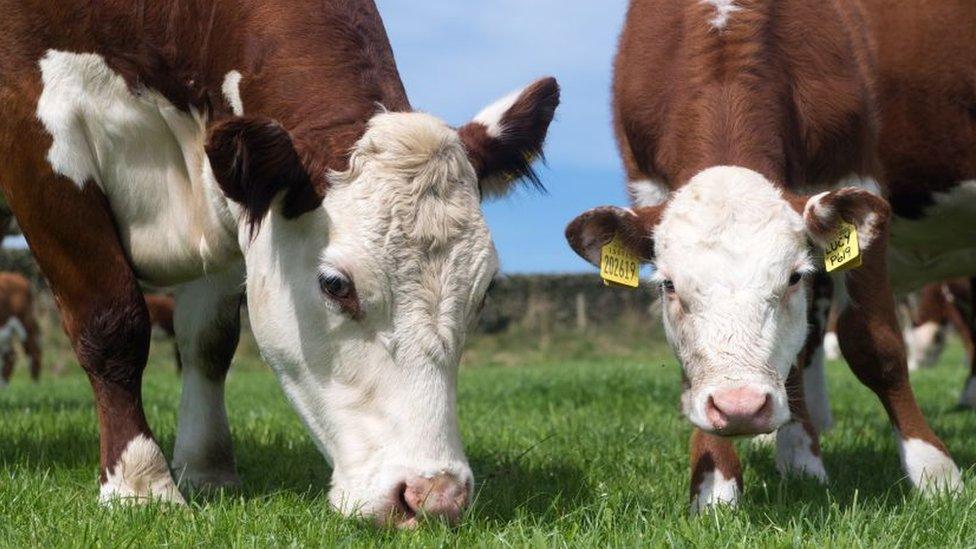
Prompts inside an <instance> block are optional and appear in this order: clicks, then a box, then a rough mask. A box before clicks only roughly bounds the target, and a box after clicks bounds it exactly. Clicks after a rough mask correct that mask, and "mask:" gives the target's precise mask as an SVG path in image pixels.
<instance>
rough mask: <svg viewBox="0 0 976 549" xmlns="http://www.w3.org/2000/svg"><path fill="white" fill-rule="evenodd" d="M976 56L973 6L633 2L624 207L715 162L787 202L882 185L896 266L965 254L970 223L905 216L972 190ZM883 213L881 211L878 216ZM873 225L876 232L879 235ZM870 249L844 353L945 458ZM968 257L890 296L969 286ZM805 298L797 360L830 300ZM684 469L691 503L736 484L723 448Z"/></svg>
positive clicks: (622, 122) (700, 441) (618, 103)
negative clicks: (918, 400)
mask: <svg viewBox="0 0 976 549" xmlns="http://www.w3.org/2000/svg"><path fill="white" fill-rule="evenodd" d="M721 5H724V6H725V7H724V8H719V6H721ZM726 9H727V10H728V11H727V12H726V13H725V15H724V16H720V15H717V14H721V13H722V12H723V10H726ZM717 10H718V11H717ZM973 44H976V4H973V3H969V2H925V1H923V0H904V1H898V2H889V1H884V0H862V1H857V2H845V1H837V0H834V1H828V2H817V3H811V2H804V1H798V0H782V1H777V2H773V1H770V0H737V1H735V2H717V1H716V2H713V1H697V0H681V1H677V2H675V1H672V0H634V1H632V2H631V6H630V11H629V13H628V17H627V22H626V26H625V28H624V31H623V34H622V36H621V40H620V50H619V54H618V57H617V60H616V74H615V82H614V110H615V127H616V133H617V136H618V140H619V144H620V149H621V154H622V157H623V160H624V164H625V167H626V170H627V173H628V177H629V180H630V182H631V185H630V190H631V195H632V197H633V199H634V203H635V205H637V206H651V205H653V204H655V203H656V201H655V200H649V199H648V197H649V196H650V197H652V198H654V197H657V198H658V199H659V200H660V201H663V200H665V197H666V196H667V195H668V193H669V192H672V191H674V190H676V189H679V188H681V187H682V186H683V185H685V184H686V183H687V182H688V180H689V179H690V178H691V177H692V176H693V175H695V174H696V173H698V172H700V171H701V170H703V169H705V168H708V167H711V166H727V165H732V166H741V167H745V168H749V169H751V170H754V171H756V172H758V173H760V174H762V175H763V176H764V177H766V178H767V179H768V180H769V181H771V182H773V183H774V184H776V185H778V186H779V187H780V188H781V189H782V190H783V191H784V194H785V195H787V196H791V197H793V196H796V197H799V196H801V195H809V194H812V193H814V192H817V191H819V190H824V189H828V188H832V187H839V186H845V185H849V184H851V183H859V184H862V185H863V184H865V183H867V184H869V185H872V186H873V185H874V184H877V185H878V186H879V187H880V189H879V190H880V193H881V194H882V195H883V196H884V197H886V198H887V199H888V201H889V202H890V203H891V205H892V210H893V214H894V216H893V218H892V219H893V221H892V222H891V223H892V225H893V226H894V227H895V229H894V231H893V234H894V236H893V237H892V240H891V242H890V244H891V246H892V248H893V249H894V250H896V251H895V252H893V253H894V254H895V255H894V257H895V258H896V259H897V260H899V261H900V259H901V258H902V257H903V256H899V255H898V252H897V250H898V249H899V246H901V245H903V244H907V245H909V249H908V252H906V254H905V255H904V256H912V255H913V254H915V253H916V250H919V249H921V250H926V249H930V250H934V251H939V252H941V251H947V252H948V251H952V250H953V246H957V247H961V248H966V247H969V248H970V249H971V247H972V242H973V240H972V235H976V220H971V222H970V223H969V225H968V226H964V227H958V228H956V229H955V230H956V234H953V235H946V234H942V233H940V234H924V233H925V231H918V230H915V229H914V226H913V225H911V222H915V221H918V220H921V219H925V218H926V216H930V215H933V212H932V211H930V209H929V208H930V207H931V206H933V205H935V204H937V203H938V202H939V200H940V197H943V198H942V199H943V200H944V197H946V196H949V194H947V193H951V192H952V191H953V190H954V189H957V188H961V185H963V184H964V183H965V182H966V181H970V182H972V180H976V48H974V47H973ZM647 185H650V187H647ZM648 188H650V189H651V191H653V192H648ZM804 200H805V199H804ZM958 200H963V199H958ZM801 209H802V203H801ZM876 213H877V214H878V215H879V216H881V217H886V216H887V212H886V211H885V209H884V208H880V209H877V210H876ZM909 220H911V221H909ZM646 223H647V224H648V225H650V224H651V222H650V221H648V222H646ZM882 229H883V232H884V233H887V232H888V224H887V223H885V224H884V226H883V227H882ZM967 235H969V237H968V240H967ZM879 238H887V236H886V234H885V236H879ZM927 239H928V240H927ZM953 239H955V240H953ZM911 246H914V248H911ZM880 248H881V251H880V252H868V253H867V254H866V257H865V258H864V263H865V265H864V267H862V268H860V269H857V270H855V271H851V273H850V274H848V275H847V276H846V286H847V291H848V293H849V294H850V298H851V302H852V304H853V306H850V307H848V308H847V309H846V310H845V311H844V313H843V314H842V315H841V317H840V332H839V336H840V338H841V346H842V348H843V349H844V351H845V355H846V356H847V358H848V361H849V362H850V364H851V368H852V370H853V371H854V373H855V374H856V375H857V376H858V377H859V379H860V380H861V381H862V382H863V383H865V384H866V385H867V386H868V387H870V388H871V389H872V390H874V391H875V393H877V395H878V396H879V398H880V399H881V401H882V403H883V404H884V407H885V409H886V410H887V411H888V413H889V415H890V417H891V420H892V422H893V424H894V425H895V426H896V427H897V428H898V429H900V430H901V432H902V435H903V436H911V437H913V438H917V439H920V440H923V441H926V443H929V444H931V445H932V446H934V447H936V448H939V449H941V451H943V452H944V451H945V447H944V446H943V445H942V443H941V442H940V441H939V439H938V438H937V437H936V436H935V435H934V434H933V433H932V431H931V430H930V429H929V427H928V425H927V424H926V422H925V420H924V418H923V417H922V415H921V412H920V411H919V409H918V407H917V405H916V404H915V400H914V396H913V395H912V391H911V388H910V386H909V384H908V374H907V370H906V367H905V351H904V347H903V344H902V340H901V337H900V330H899V327H898V323H897V320H896V316H895V312H894V302H893V299H892V285H891V284H890V283H889V275H888V268H887V261H888V260H887V259H886V258H885V251H884V248H885V246H880ZM967 253H970V252H967ZM959 257H962V256H959ZM968 257H969V256H965V259H966V261H962V260H959V261H949V262H948V263H943V264H942V265H941V266H940V267H939V268H932V267H931V265H930V266H929V272H926V271H925V269H924V268H920V269H917V272H916V273H915V274H914V275H913V276H914V278H911V277H910V278H911V280H908V279H906V281H905V282H903V283H899V286H900V287H907V286H910V285H911V284H918V283H920V282H921V281H923V280H922V279H921V277H925V276H929V277H934V278H935V279H936V280H938V279H943V278H946V277H947V276H959V275H969V274H972V272H967V270H969V269H972V268H974V265H973V264H972V263H971V262H970V261H968ZM953 271H958V272H953ZM918 273H922V274H918ZM898 274H899V272H898V271H897V270H896V271H895V272H894V273H893V274H892V276H894V277H897V275H898ZM827 283H829V281H828V282H827ZM814 295H815V296H819V297H820V299H822V300H824V303H823V304H822V305H823V306H820V307H818V306H814V307H811V314H814V315H818V316H817V317H815V318H813V319H812V320H813V321H814V322H812V323H811V324H813V326H815V328H816V329H815V330H814V333H812V334H811V336H810V341H809V342H808V345H807V351H806V352H804V353H802V354H801V357H800V360H801V362H802V361H803V360H806V359H808V358H809V357H810V355H811V352H810V349H815V348H818V347H819V346H820V345H821V341H822V335H823V325H824V319H823V318H820V316H822V315H824V314H826V311H827V309H828V305H829V291H827V292H823V291H818V292H815V294H814ZM791 377H794V376H791ZM801 386H802V384H800V383H797V382H794V383H789V382H788V383H787V388H788V391H789V392H790V393H791V402H794V403H795V402H802V390H801ZM791 408H793V406H791ZM802 408H803V406H796V407H795V409H793V414H794V418H797V419H799V420H800V421H803V423H804V424H805V425H806V429H807V431H808V432H809V433H810V434H811V436H812V437H813V442H812V447H811V449H810V450H811V451H812V452H813V453H814V454H817V455H819V447H818V443H817V441H816V435H815V429H814V427H813V425H811V424H810V422H809V421H808V420H807V419H806V417H807V414H806V411H805V410H804V409H802ZM906 432H909V433H911V434H910V435H905V434H904V433H906ZM692 471H693V475H692V493H693V495H694V494H695V493H696V490H698V488H699V486H700V484H701V483H702V482H703V479H704V478H705V476H706V475H708V474H710V473H713V472H715V471H718V472H721V473H722V475H724V477H725V478H735V479H737V482H738V483H739V484H740V485H741V472H740V469H739V462H738V459H737V458H736V456H735V452H734V448H733V446H732V442H731V441H730V440H729V439H726V438H722V437H717V436H714V435H709V434H706V433H703V432H698V433H696V435H695V436H694V438H693V451H692Z"/></svg>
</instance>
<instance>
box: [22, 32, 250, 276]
mask: <svg viewBox="0 0 976 549" xmlns="http://www.w3.org/2000/svg"><path fill="white" fill-rule="evenodd" d="M39 67H40V70H41V78H42V82H43V85H44V89H43V91H42V92H41V96H40V98H39V100H38V103H37V117H38V119H40V120H41V122H42V123H43V124H44V127H45V128H46V129H47V131H48V133H49V134H50V135H51V148H50V150H49V151H48V156H47V158H48V162H49V163H50V164H51V168H52V169H53V170H54V171H55V172H56V173H58V174H61V175H63V176H65V177H67V178H69V179H71V180H72V181H73V182H74V183H75V184H76V185H77V186H78V187H79V188H81V187H83V186H84V185H85V184H86V183H87V182H88V181H92V182H94V183H95V184H97V185H98V186H99V187H100V188H101V189H102V191H103V192H104V193H105V195H106V197H108V200H109V204H110V206H111V208H112V213H113V214H114V217H115V219H116V224H117V226H118V228H119V233H120V237H121V240H122V244H123V246H124V247H125V249H126V251H127V252H128V256H129V257H130V258H131V259H132V261H133V264H134V266H135V268H136V271H137V272H139V274H140V276H141V277H142V278H144V279H146V280H147V281H149V282H152V283H154V284H157V285H169V284H172V283H176V282H182V281H185V280H189V279H193V278H196V277H197V276H199V274H200V273H202V272H204V271H206V270H207V269H208V268H209V269H212V268H219V267H220V266H221V265H223V264H226V263H228V262H229V261H231V260H232V259H234V258H236V257H239V250H238V248H237V246H236V242H235V239H234V236H235V233H236V228H237V221H236V219H234V217H233V216H232V215H231V214H230V212H229V211H228V209H227V200H226V198H225V197H224V195H223V193H222V192H221V191H220V190H219V188H217V186H216V183H215V182H214V181H213V177H212V172H211V169H210V163H209V160H208V159H207V156H206V153H205V151H204V143H205V141H206V125H207V120H206V117H205V116H204V115H202V114H200V113H197V112H196V111H194V110H191V112H189V113H187V112H183V111H181V110H179V109H177V108H176V107H174V106H173V105H172V104H171V103H170V102H169V101H168V100H166V98H165V97H163V96H162V95H161V94H160V93H158V92H156V91H154V90H151V89H146V88H142V89H136V90H130V89H129V87H128V85H127V84H126V82H125V80H124V79H123V78H122V76H120V75H119V74H117V73H115V72H114V71H113V70H112V69H111V68H110V67H109V66H108V65H107V64H106V63H105V60H104V59H103V58H102V57H101V56H100V55H97V54H93V53H72V52H64V51H56V50H49V51H48V52H47V53H46V54H45V55H44V57H43V58H41V59H40V61H39Z"/></svg>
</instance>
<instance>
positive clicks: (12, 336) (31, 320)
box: [0, 273, 41, 387]
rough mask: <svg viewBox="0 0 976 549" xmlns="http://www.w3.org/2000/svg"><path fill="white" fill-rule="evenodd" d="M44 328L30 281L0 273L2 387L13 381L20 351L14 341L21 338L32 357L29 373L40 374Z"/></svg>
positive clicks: (19, 276) (34, 375)
mask: <svg viewBox="0 0 976 549" xmlns="http://www.w3.org/2000/svg"><path fill="white" fill-rule="evenodd" d="M40 338H41V329H40V327H38V325H37V319H36V317H35V316H34V292H33V291H32V290H31V284H30V281H28V280H27V279H26V278H24V277H23V275H20V274H18V273H0V357H2V358H3V368H2V370H0V387H4V386H6V385H7V384H8V383H9V382H10V376H11V375H13V373H14V363H15V362H16V360H17V353H16V351H15V350H14V341H15V340H16V341H19V342H20V344H21V345H23V347H24V352H25V353H27V356H28V358H29V359H30V376H31V379H33V380H34V381H37V380H38V379H40V377H41V345H40Z"/></svg>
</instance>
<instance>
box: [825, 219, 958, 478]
mask: <svg viewBox="0 0 976 549" xmlns="http://www.w3.org/2000/svg"><path fill="white" fill-rule="evenodd" d="M879 238H880V237H879ZM884 249H885V246H883V245H882V246H874V247H872V248H871V249H869V251H868V252H867V253H865V254H864V255H865V257H864V266H863V267H861V268H858V269H855V270H853V271H850V272H848V273H847V274H846V276H845V279H846V286H847V291H848V294H849V297H850V300H849V303H848V304H847V306H846V307H845V309H844V311H843V312H842V313H841V316H840V318H839V320H838V330H837V333H838V337H839V339H840V346H841V350H842V351H843V353H844V358H846V359H847V362H848V364H849V365H850V367H851V370H852V371H853V372H854V374H855V375H856V376H857V378H858V379H859V380H860V381H861V382H862V383H864V385H866V386H867V387H868V388H870V389H871V390H872V391H874V393H875V394H876V395H878V398H879V399H880V400H881V403H882V404H883V405H884V407H885V410H886V411H887V412H888V417H889V418H890V420H891V423H892V426H893V427H894V428H895V436H896V437H897V438H898V450H899V453H900V454H901V461H902V466H903V467H904V469H905V473H906V474H907V475H908V478H909V480H910V481H911V483H912V485H913V486H915V487H916V488H918V489H919V490H921V491H922V492H924V493H931V492H937V491H941V490H946V489H948V490H953V491H954V490H958V489H960V488H961V486H962V482H961V480H960V476H959V469H958V468H957V467H956V464H955V463H954V462H953V460H952V458H951V457H950V456H949V452H948V450H946V447H945V445H944V444H943V443H942V441H941V440H939V437H937V436H936V435H935V433H933V432H932V429H931V428H929V425H928V422H926V420H925V417H924V416H923V415H922V411H921V410H920V409H919V407H918V403H917V402H916V401H915V394H914V392H913V391H912V386H911V384H910V383H909V379H908V364H907V358H906V352H905V341H904V339H903V338H902V334H901V330H900V329H899V325H898V319H897V316H896V313H895V302H894V298H893V295H892V292H891V285H890V283H889V280H888V271H887V265H886V264H885V257H884Z"/></svg>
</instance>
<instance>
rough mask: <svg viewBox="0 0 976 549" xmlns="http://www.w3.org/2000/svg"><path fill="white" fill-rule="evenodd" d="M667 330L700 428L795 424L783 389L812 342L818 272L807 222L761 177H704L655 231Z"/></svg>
mask: <svg viewBox="0 0 976 549" xmlns="http://www.w3.org/2000/svg"><path fill="white" fill-rule="evenodd" d="M655 251H656V255H655V257H656V267H657V270H656V272H655V274H654V279H655V281H656V282H657V283H658V284H659V285H660V286H661V296H662V303H663V305H664V306H663V307H662V309H663V316H664V326H665V332H666V334H667V337H668V341H669V342H670V343H671V346H672V347H673V349H674V352H675V354H676V355H677V357H678V359H679V360H680V362H681V366H682V368H683V369H684V379H685V387H684V392H683V395H682V399H681V404H682V410H683V412H684V413H685V415H686V416H687V417H688V419H690V420H691V421H692V423H694V424H695V425H697V426H698V427H701V428H702V429H705V430H707V431H711V432H718V433H723V434H740V433H755V432H765V431H771V430H773V429H775V428H777V427H778V426H779V425H781V424H782V423H784V422H786V421H787V420H788V419H789V417H790V412H789V406H788V401H787V397H786V390H785V382H786V378H787V376H788V375H789V372H790V369H791V368H792V366H793V365H794V364H795V362H796V357H797V354H798V353H799V352H800V350H801V348H802V347H803V343H804V341H805V339H806V335H807V306H808V305H807V303H808V302H807V288H806V284H803V277H804V276H805V275H806V274H807V273H810V272H812V271H813V269H814V267H813V263H812V260H811V257H810V252H809V244H808V241H807V235H806V231H805V227H804V223H803V218H802V217H801V216H800V215H799V214H797V213H796V212H795V211H794V210H793V209H792V207H791V206H790V204H789V203H788V202H787V201H786V200H785V199H784V198H783V196H782V194H781V193H780V192H779V191H778V190H777V189H776V188H775V187H774V186H773V185H772V184H771V183H769V182H768V181H766V179H765V178H763V177H762V176H761V175H759V174H758V173H756V172H753V171H750V170H746V169H743V168H732V167H720V168H712V169H709V170H706V171H704V172H702V173H700V174H698V175H697V176H696V177H694V178H693V179H692V180H691V181H690V182H689V183H688V184H687V185H686V186H684V187H683V188H682V189H681V190H680V191H678V192H677V193H675V195H674V196H673V197H672V199H671V201H670V204H669V206H668V208H667V210H665V212H664V216H663V218H662V219H661V222H660V224H659V225H658V226H657V229H656V231H655Z"/></svg>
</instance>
